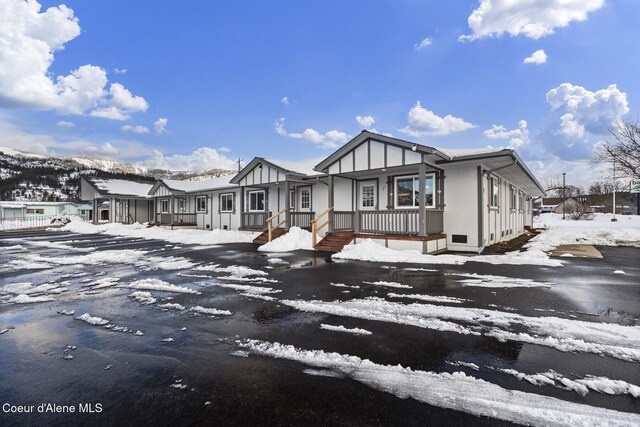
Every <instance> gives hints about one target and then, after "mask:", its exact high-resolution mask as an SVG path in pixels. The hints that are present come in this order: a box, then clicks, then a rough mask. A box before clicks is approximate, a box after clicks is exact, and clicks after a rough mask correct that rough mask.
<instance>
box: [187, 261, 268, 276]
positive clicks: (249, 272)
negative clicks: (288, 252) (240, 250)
mask: <svg viewBox="0 0 640 427" xmlns="http://www.w3.org/2000/svg"><path fill="white" fill-rule="evenodd" d="M194 270H198V271H213V272H214V273H229V274H231V275H233V276H236V277H246V276H267V275H268V274H269V273H267V272H266V271H262V270H256V269H254V268H250V267H246V266H244V265H230V266H228V267H220V264H209V265H200V266H198V267H195V268H194Z"/></svg>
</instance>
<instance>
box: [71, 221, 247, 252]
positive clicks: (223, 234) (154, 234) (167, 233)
mask: <svg viewBox="0 0 640 427" xmlns="http://www.w3.org/2000/svg"><path fill="white" fill-rule="evenodd" d="M62 230H64V231H71V232H74V233H81V234H96V233H99V234H107V235H110V236H123V237H136V238H140V239H152V240H155V239H157V240H166V241H167V242H172V243H182V244H192V245H205V246H206V245H217V244H222V243H251V242H252V241H253V238H254V233H251V232H246V231H235V230H220V229H215V230H211V231H205V230H194V229H175V230H171V229H169V228H163V227H150V228H148V227H147V226H146V225H143V224H139V223H136V224H118V223H113V224H98V225H94V224H90V223H87V222H82V221H71V222H70V223H69V224H67V225H65V226H64V227H62Z"/></svg>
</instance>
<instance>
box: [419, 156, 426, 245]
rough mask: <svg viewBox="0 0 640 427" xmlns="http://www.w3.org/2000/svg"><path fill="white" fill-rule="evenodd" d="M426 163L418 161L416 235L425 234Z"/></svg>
mask: <svg viewBox="0 0 640 427" xmlns="http://www.w3.org/2000/svg"><path fill="white" fill-rule="evenodd" d="M426 187H427V165H426V164H424V163H420V165H419V166H418V197H419V199H418V236H425V235H426V234H427V222H426V220H427V211H426V209H427V203H426V200H425V199H426V195H427V188H426Z"/></svg>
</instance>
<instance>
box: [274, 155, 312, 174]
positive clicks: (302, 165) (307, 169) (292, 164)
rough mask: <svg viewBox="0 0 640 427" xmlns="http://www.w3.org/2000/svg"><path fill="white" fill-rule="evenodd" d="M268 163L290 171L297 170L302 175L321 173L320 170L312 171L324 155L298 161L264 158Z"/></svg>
mask: <svg viewBox="0 0 640 427" xmlns="http://www.w3.org/2000/svg"><path fill="white" fill-rule="evenodd" d="M265 160H266V161H268V162H269V163H273V164H274V165H276V166H279V167H281V168H282V169H286V170H288V171H291V172H298V173H300V174H302V175H321V173H320V172H317V171H314V170H313V167H314V166H315V165H317V164H318V163H320V162H322V161H323V160H324V157H316V158H313V159H307V160H300V161H288V160H274V159H265Z"/></svg>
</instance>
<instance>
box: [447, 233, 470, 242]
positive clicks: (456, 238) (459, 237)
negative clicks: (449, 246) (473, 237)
mask: <svg viewBox="0 0 640 427" xmlns="http://www.w3.org/2000/svg"><path fill="white" fill-rule="evenodd" d="M451 242H452V243H467V235H466V234H452V235H451Z"/></svg>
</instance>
